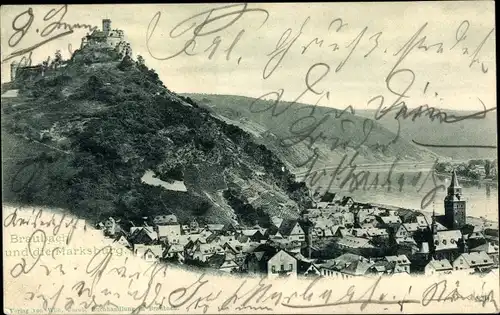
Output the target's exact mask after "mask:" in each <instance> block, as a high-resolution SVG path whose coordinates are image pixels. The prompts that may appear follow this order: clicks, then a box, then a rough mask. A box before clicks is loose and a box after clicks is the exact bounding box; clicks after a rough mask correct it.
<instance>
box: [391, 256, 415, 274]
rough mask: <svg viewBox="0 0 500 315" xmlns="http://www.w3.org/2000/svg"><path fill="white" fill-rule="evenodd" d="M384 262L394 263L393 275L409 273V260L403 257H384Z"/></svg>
mask: <svg viewBox="0 0 500 315" xmlns="http://www.w3.org/2000/svg"><path fill="white" fill-rule="evenodd" d="M385 260H387V261H388V262H392V263H394V273H398V272H406V273H410V265H411V262H410V260H409V259H408V258H407V257H406V256H405V255H399V256H386V257H385Z"/></svg>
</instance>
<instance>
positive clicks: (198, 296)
mask: <svg viewBox="0 0 500 315" xmlns="http://www.w3.org/2000/svg"><path fill="white" fill-rule="evenodd" d="M8 210H9V212H8V214H9V216H8V217H7V218H6V220H4V222H3V224H4V228H5V229H6V230H7V231H8V232H9V235H12V237H11V238H10V239H9V240H6V247H5V249H4V250H5V251H6V252H5V254H7V256H9V257H10V258H9V259H8V260H7V261H6V262H7V263H6V264H5V267H4V268H7V271H8V274H7V275H8V279H7V280H8V281H10V283H12V285H13V287H12V288H9V287H7V288H6V289H7V293H9V291H10V292H13V291H14V292H17V294H18V295H19V296H21V297H22V300H23V308H24V309H25V310H29V309H38V310H42V312H54V313H59V312H66V313H75V312H82V311H83V312H88V311H106V310H107V311H126V313H134V314H137V313H141V312H145V311H155V310H156V311H176V312H180V313H185V312H189V313H190V312H193V313H215V312H224V313H232V312H237V311H241V310H248V311H276V310H279V309H282V308H288V309H293V310H294V312H300V310H301V309H312V310H316V311H321V312H322V311H323V310H325V309H329V310H335V309H337V310H340V311H341V310H342V309H343V308H342V307H347V306H350V307H355V308H350V309H357V310H358V311H360V312H375V311H377V310H388V311H390V312H401V313H405V312H411V311H412V310H415V309H417V308H420V309H422V307H424V308H425V307H432V305H435V304H437V303H459V304H460V303H465V302H467V303H470V302H473V303H474V304H473V305H474V307H475V308H477V307H480V308H481V309H484V310H485V311H486V310H498V306H497V303H498V288H497V287H495V280H494V278H492V277H489V278H488V277H485V278H483V279H481V280H478V281H477V283H475V284H474V285H463V284H462V283H461V281H460V280H459V279H458V278H456V277H453V276H451V275H450V276H449V278H443V279H439V280H438V281H436V279H433V278H418V277H417V278H415V277H411V276H409V275H406V276H400V277H401V278H398V277H399V276H398V275H394V276H392V277H386V276H373V277H369V278H363V279H361V278H360V279H349V280H343V279H340V278H339V279H335V281H334V282H335V286H332V284H333V283H334V282H332V281H333V279H331V278H322V277H311V278H304V279H298V280H297V279H295V280H293V279H288V280H280V279H271V278H267V277H257V278H255V277H253V278H252V277H250V278H249V277H244V278H242V277H235V276H229V275H222V274H209V273H200V272H188V271H185V270H182V269H177V267H175V266H174V265H169V264H168V263H162V262H158V261H149V262H148V261H145V260H143V259H141V258H139V257H134V255H132V252H131V251H130V249H127V248H124V247H122V246H121V245H118V244H116V243H114V244H113V243H109V242H108V244H106V243H103V241H104V237H103V235H102V234H101V235H99V233H100V231H97V230H93V229H92V228H88V229H86V230H84V229H82V228H76V229H73V230H72V229H71V227H72V226H74V225H73V224H63V225H62V226H60V230H58V232H57V233H55V236H56V237H57V236H58V235H66V234H67V233H68V232H70V230H71V231H72V232H71V233H74V235H73V239H72V241H71V242H70V243H68V244H66V242H65V241H64V240H63V239H62V238H61V239H51V240H50V241H49V236H54V232H53V230H54V229H53V228H54V227H59V225H58V224H49V222H50V221H51V219H49V220H48V219H47V218H51V217H52V215H51V212H50V211H47V210H44V211H41V210H40V211H41V212H39V211H34V213H36V215H35V216H33V211H31V212H30V211H28V209H21V208H9V209H8ZM66 221H68V220H67V219H65V217H64V215H62V214H60V215H56V216H55V218H54V222H64V223H67V222H66ZM68 222H70V221H68ZM34 225H36V226H37V229H36V230H35V231H33V230H32V228H33V227H34ZM29 231H31V234H29ZM13 235H15V237H14V236H13ZM98 240H100V241H101V243H100V244H102V245H101V246H100V248H96V249H95V250H94V249H93V247H92V250H89V252H88V253H87V252H86V251H85V250H81V251H79V250H78V249H79V248H87V249H88V248H89V246H88V244H99V243H97V241H98ZM21 248H24V249H27V252H25V253H22V251H21V252H20V253H18V254H17V255H13V253H14V252H15V251H16V250H20V249H21ZM62 253H65V254H62ZM75 257H77V258H78V259H74V258H75ZM35 274H36V275H37V277H36V278H35V279H33V278H32V277H31V275H35ZM27 277H31V278H30V279H31V280H30V281H34V282H36V285H33V286H30V287H22V286H19V285H22V280H23V279H27ZM9 279H10V280H9ZM181 279H182V280H181ZM397 279H399V280H397ZM488 279H490V280H488ZM13 280H16V281H14V282H13ZM291 281H292V282H293V281H295V282H294V285H293V286H291V285H290V284H291ZM393 281H403V282H405V283H407V285H405V286H400V287H399V289H398V291H397V292H394V291H393V290H391V285H392V284H391V283H392V282H393ZM403 287H404V289H403ZM33 288H35V290H33ZM6 302H7V304H6V307H7V308H9V307H12V311H13V312H14V310H16V308H15V307H14V305H12V304H11V305H9V300H6ZM19 305H20V304H19ZM468 305H470V304H468ZM20 310H21V309H19V308H17V311H16V312H19V311H20Z"/></svg>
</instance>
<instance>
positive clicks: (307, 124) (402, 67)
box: [2, 3, 500, 314]
mask: <svg viewBox="0 0 500 315" xmlns="http://www.w3.org/2000/svg"><path fill="white" fill-rule="evenodd" d="M289 5H290V6H291V7H290V8H287V6H286V5H285V6H283V5H278V4H274V5H272V4H264V3H259V4H246V3H245V4H231V5H224V4H222V5H212V4H210V5H207V6H204V7H202V8H200V9H196V8H195V9H189V10H188V9H186V10H179V11H176V7H174V6H170V7H168V6H167V7H162V6H151V7H148V6H141V7H139V9H137V8H138V7H135V9H132V11H126V10H129V9H126V8H123V10H124V11H123V12H124V13H123V16H127V15H130V19H131V21H132V22H131V23H130V25H128V26H127V27H129V29H126V32H127V33H128V34H130V42H131V43H134V45H135V47H140V48H138V49H143V50H144V52H143V56H145V57H146V58H148V59H149V60H148V63H150V62H151V63H152V65H153V66H155V67H156V68H157V69H168V71H166V72H165V73H160V74H161V76H162V80H164V81H165V82H168V83H167V84H169V85H170V84H171V85H172V88H173V89H174V90H176V89H177V88H178V89H179V91H182V90H183V89H182V88H185V90H189V88H191V87H192V86H198V85H200V86H203V87H204V88H206V90H205V91H204V92H207V91H209V92H212V89H213V90H214V91H213V92H214V93H215V92H217V93H219V94H224V93H225V94H231V93H230V92H231V89H235V91H238V92H234V93H236V94H238V93H239V94H244V93H246V94H245V95H247V96H250V97H252V99H253V100H252V101H251V102H250V103H249V105H248V106H247V108H245V111H247V112H248V113H249V115H253V116H252V117H258V118H259V119H262V121H264V120H265V119H267V118H270V119H273V120H272V121H273V122H274V124H275V125H277V126H279V127H282V128H284V129H285V132H284V133H282V134H281V135H280V136H279V137H276V138H275V139H274V140H273V141H274V142H273V143H272V145H273V147H274V148H275V149H276V150H277V151H280V152H285V153H290V152H295V151H298V152H299V153H300V154H299V157H300V158H297V159H295V160H294V161H293V163H292V165H291V167H292V168H294V173H295V175H296V176H297V178H300V179H302V180H303V181H305V182H306V183H307V185H308V186H309V188H310V189H311V190H313V191H314V190H320V189H323V190H325V191H335V190H344V191H348V192H349V193H356V192H360V191H363V192H366V191H376V192H377V193H391V192H396V193H397V194H398V196H399V197H401V198H403V197H404V196H405V194H410V193H418V194H419V195H421V196H422V198H421V202H420V208H421V209H425V208H427V207H428V206H429V205H431V204H433V203H434V202H435V201H438V202H440V201H441V200H439V198H438V197H439V193H441V192H443V191H445V189H446V186H445V185H444V184H443V183H441V182H440V181H439V180H438V179H437V175H436V171H435V170H436V168H437V165H438V163H439V162H440V160H441V157H440V156H437V155H436V154H429V159H427V160H425V161H424V162H421V163H420V162H419V163H418V165H416V164H417V163H416V162H414V161H410V160H411V159H410V158H407V156H405V154H406V151H404V150H403V152H402V153H401V152H399V151H397V148H400V145H401V142H402V141H407V144H405V147H404V149H408V148H411V149H414V148H415V147H418V148H419V149H422V150H423V151H419V152H426V153H428V151H426V150H430V149H432V148H440V149H451V148H455V149H477V150H479V152H488V154H490V153H492V152H494V150H496V148H497V146H496V145H492V144H491V143H487V142H484V143H482V142H481V143H480V142H470V141H468V139H467V138H466V137H462V138H463V139H462V138H460V135H457V137H458V138H459V140H460V142H459V143H458V144H449V143H444V142H440V141H437V140H435V139H432V138H428V139H420V138H417V137H413V136H411V137H409V138H407V139H404V137H403V131H404V129H405V128H406V127H408V126H410V125H411V124H416V123H419V122H422V121H427V122H429V123H432V125H431V126H432V127H433V128H435V133H439V132H440V130H443V129H442V128H448V127H450V126H457V125H460V124H461V123H464V122H474V123H475V124H481V123H483V122H485V121H486V118H487V117H488V116H489V115H491V114H492V113H494V112H495V111H496V100H495V99H494V90H491V89H489V88H488V87H486V88H485V87H484V86H487V85H488V84H486V83H485V82H490V81H491V82H494V71H492V69H494V68H495V60H494V56H493V57H492V55H491V51H492V48H491V47H493V46H492V45H494V34H493V31H494V26H493V25H494V23H493V22H492V21H488V20H489V19H484V20H483V19H479V20H478V19H477V18H474V16H473V14H470V17H469V15H468V14H460V15H458V16H456V18H454V19H452V18H450V19H449V20H447V21H446V22H447V23H443V21H442V20H439V19H436V18H433V16H432V15H431V14H429V16H427V15H426V14H421V15H424V16H420V17H418V19H415V20H411V21H404V20H401V19H400V20H398V21H402V22H401V25H397V24H398V23H399V22H394V23H389V24H387V23H382V22H380V21H379V20H381V19H380V18H379V17H376V16H386V17H387V19H388V20H390V19H391V14H392V18H394V19H397V18H398V16H399V15H403V16H405V17H408V12H413V9H408V12H405V11H404V10H403V11H397V10H396V11H394V12H399V13H394V12H393V11H391V10H389V7H386V11H385V12H384V11H377V14H375V13H373V12H370V11H372V10H373V11H375V10H377V9H376V8H377V7H376V6H372V7H370V9H365V10H366V11H365V13H363V16H364V17H367V18H363V19H359V16H358V15H359V14H360V13H356V14H355V15H352V14H349V13H348V10H337V9H336V7H335V6H334V5H332V6H331V7H328V6H323V7H322V6H319V7H317V8H319V9H316V11H314V10H312V9H308V7H307V8H306V7H305V6H302V7H300V5H295V4H294V5H292V4H289ZM436 6H437V4H436ZM179 7H181V6H179ZM313 7H314V6H313ZM184 8H187V7H184ZM301 8H302V9H301ZM413 8H414V7H413ZM427 8H431V7H427ZM106 10H107V9H105V8H104V9H103V11H102V12H108V13H109V14H110V15H111V14H119V15H120V10H122V8H121V7H120V6H117V8H115V9H113V10H111V11H110V10H108V11H106ZM442 10H443V12H444V11H446V10H445V9H442ZM73 11H75V12H76V11H78V8H77V7H73V6H71V7H70V6H68V5H55V6H48V7H36V6H31V7H25V8H24V9H20V10H17V11H16V12H15V14H12V15H9V16H8V17H6V16H4V15H2V19H3V20H4V21H7V22H8V23H7V24H6V25H7V27H5V29H6V32H5V34H6V36H4V39H3V40H4V42H2V43H3V44H2V48H6V49H4V50H3V51H5V52H6V53H5V55H3V56H2V64H3V65H4V64H7V63H9V62H12V61H15V60H20V62H19V64H20V66H32V64H33V63H34V61H33V60H44V59H45V56H43V58H41V57H40V56H41V55H42V52H43V48H46V47H47V46H48V45H49V44H54V43H55V42H56V41H57V40H59V39H63V40H68V41H69V37H70V35H71V34H74V35H76V34H75V33H77V31H78V32H79V31H81V32H82V33H85V32H90V33H92V32H94V31H96V30H98V27H97V26H95V25H97V23H96V21H97V22H99V21H100V20H101V19H104V18H105V16H99V17H98V18H96V19H94V20H92V21H93V22H92V23H91V22H84V21H83V20H81V21H74V20H72V19H71V18H69V16H70V13H72V12H73ZM350 11H352V12H360V10H357V9H352V10H350ZM466 11H467V10H466ZM12 12H14V11H12ZM95 12H96V13H95V14H96V15H97V14H104V13H100V10H95ZM127 12H128V13H127ZM290 12H292V13H290ZM297 12H298V13H297ZM401 12H402V13H404V14H401ZM433 12H434V11H433ZM108 13H107V14H108ZM378 13H383V14H378ZM107 14H104V15H107ZM418 15H419V14H416V13H415V16H418ZM443 15H446V14H442V13H441V15H440V16H439V17H440V18H441V19H442V18H443ZM289 16H290V17H291V18H290V17H289ZM446 16H448V15H446ZM3 23H6V22H3ZM444 24H446V25H445V26H443V28H440V27H441V26H442V25H444ZM123 28H125V27H123ZM78 39H80V38H78ZM59 48H60V49H63V50H65V51H66V50H67V52H68V53H69V55H73V53H74V49H73V46H72V44H71V43H68V42H65V43H64V45H63V46H61V47H59ZM146 51H147V52H146ZM141 58H142V57H141ZM443 60H448V62H446V63H443ZM49 61H50V58H49V59H47V60H46V62H47V63H48V62H49ZM443 64H444V65H445V66H446V67H445V66H443ZM193 68H194V70H193ZM444 68H446V73H444V72H445V70H443V69H444ZM82 69H85V67H83V68H82ZM200 69H204V70H203V71H202V70H200ZM207 69H208V70H207ZM457 69H459V70H457ZM204 71H205V72H204ZM455 75H456V76H459V77H455ZM201 77H202V78H203V82H202V83H203V84H193V83H192V82H198V81H195V80H194V79H195V78H197V79H198V80H199V78H201ZM184 78H193V80H192V81H189V84H186V83H185V82H184V84H185V85H184V86H182V85H181V83H179V82H183V79H184ZM456 81H466V83H467V85H466V87H467V89H465V88H464V86H463V85H462V86H461V88H460V89H455V88H454V87H453V86H452V85H454V84H457V85H458V83H459V82H456ZM443 82H445V83H446V82H455V83H453V84H448V85H447V84H444V83H443ZM140 83H141V82H137V84H138V85H139V84H140ZM103 84H106V83H104V82H103ZM107 84H109V83H107ZM176 84H178V86H176ZM225 85H227V89H229V90H225V91H224V90H222V89H223V88H224V87H225ZM186 86H188V88H186ZM169 88H170V86H169ZM238 89H239V90H238ZM463 90H467V93H465V92H464V94H466V97H465V96H464V97H463V103H460V104H458V105H457V102H458V101H462V96H460V95H461V92H462V91H463ZM345 91H347V92H345ZM457 91H459V92H460V93H459V92H457ZM491 91H493V92H492V93H490V92H491ZM197 92H199V91H197ZM223 92H224V93H223ZM455 94H460V95H459V96H458V97H457V96H456V95H455ZM492 95H493V97H492ZM139 96H140V95H139ZM465 103H467V104H466V105H464V104H465ZM307 104H313V105H307ZM116 106H121V104H116ZM215 106H217V105H215ZM463 106H467V108H466V109H467V110H468V111H467V112H465V111H462V109H464V108H462V107H463ZM235 108H236V106H235ZM325 108H326V109H325ZM363 110H370V112H369V115H366V114H365V115H362V113H363ZM286 117H292V118H290V119H288V120H287V119H285V118H286ZM96 119H99V118H98V117H97V118H96ZM383 121H391V122H394V124H393V125H392V126H395V127H394V130H392V129H391V130H387V128H385V127H381V123H382V122H383ZM332 130H334V132H332ZM268 132H269V133H273V132H276V129H272V128H271V129H269V130H268ZM467 132H469V130H464V134H466V133H467ZM381 135H383V136H384V137H382V136H381ZM485 141H486V140H485ZM405 143H406V142H405ZM408 150H409V149H408ZM56 151H57V150H56ZM395 152H396V153H395ZM59 153H62V154H59ZM58 154H59V155H58ZM67 154H68V152H65V151H61V152H57V154H53V152H52V153H51V154H45V153H44V154H42V155H40V156H38V157H36V158H25V157H24V156H23V158H22V159H23V161H22V163H20V164H19V165H17V166H18V168H17V171H15V172H14V175H13V176H12V180H11V182H9V183H7V185H10V188H11V190H12V191H13V192H14V193H18V192H21V191H29V190H30V189H35V188H34V187H35V186H36V185H35V184H36V183H37V181H38V180H39V179H40V177H43V176H41V175H40V174H49V175H50V172H51V169H50V168H49V167H47V166H48V165H49V164H55V163H54V162H55V161H57V160H59V159H61V158H63V157H64V156H65V155H67ZM99 154H100V153H99ZM370 155H372V157H373V156H376V157H377V159H380V160H381V161H382V162H380V161H376V162H375V161H373V160H369V159H367V156H370ZM332 156H333V158H332ZM374 164H377V165H375V166H380V165H382V166H383V167H384V170H383V171H379V170H378V169H377V168H376V167H374ZM417 166H418V169H417V170H414V171H413V172H406V171H402V170H405V169H407V168H410V167H415V168H417ZM419 201H420V196H419ZM105 211H107V210H106V209H103V212H105ZM2 224H3V229H4V231H5V232H4V256H3V257H4V266H3V268H4V276H5V279H4V284H5V285H4V287H5V289H4V297H5V301H6V303H5V311H6V313H9V314H14V313H30V314H31V313H39V314H42V313H43V314H47V313H49V314H50V313H53V314H59V313H67V314H74V313H88V312H96V313H97V312H99V313H116V312H120V313H127V314H139V313H148V312H151V313H202V314H204V313H227V314H234V313H239V312H248V313H282V312H283V313H284V312H291V313H300V312H313V313H314V312H322V313H348V312H349V313H353V312H354V313H355V312H360V313H361V312H366V313H379V312H380V313H432V312H434V311H435V310H436V309H437V310H446V311H449V310H451V311H459V310H463V309H472V310H473V311H477V312H498V311H499V306H498V300H499V298H500V297H499V295H500V292H499V288H498V269H493V270H492V271H491V272H490V273H489V274H487V275H486V276H478V275H475V274H474V275H473V274H472V272H473V271H474V270H473V268H470V269H465V270H461V271H460V270H459V271H456V272H452V273H443V274H440V275H433V276H430V277H428V276H423V275H421V274H419V275H418V276H413V275H409V274H405V273H401V274H392V275H380V274H378V273H377V272H374V274H372V275H370V276H366V277H364V276H363V277H358V276H352V275H350V274H349V275H347V274H342V275H336V276H331V277H330V276H324V277H317V276H315V277H305V276H299V277H298V278H293V277H292V278H281V277H278V278H273V277H268V276H267V275H260V276H258V275H253V274H243V275H242V276H236V275H234V274H229V273H225V272H222V271H214V270H212V271H208V270H199V269H194V270H187V269H183V268H180V267H179V265H177V264H172V263H170V262H168V260H167V259H166V258H165V253H161V254H159V255H157V256H151V257H150V256H149V255H147V253H143V254H140V253H138V251H137V250H136V249H135V248H134V246H133V244H132V245H131V244H128V243H127V240H125V241H124V240H123V239H122V238H121V237H119V236H118V237H115V238H110V237H105V236H104V235H103V232H102V231H100V230H98V229H95V228H94V227H93V226H89V225H87V224H86V222H85V221H84V220H82V219H80V218H76V217H73V216H71V215H69V214H68V213H67V212H66V210H64V209H52V208H49V207H44V206H42V205H37V206H31V207H27V206H20V205H10V204H5V205H4V209H3V216H2ZM179 233H180V232H179ZM193 243H194V242H193Z"/></svg>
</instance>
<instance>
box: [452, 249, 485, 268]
mask: <svg viewBox="0 0 500 315" xmlns="http://www.w3.org/2000/svg"><path fill="white" fill-rule="evenodd" d="M493 265H494V262H493V259H491V257H490V256H488V254H486V252H472V253H462V254H461V255H460V256H458V257H457V258H456V259H455V260H454V261H453V269H454V270H465V271H468V272H470V273H473V272H475V271H485V270H488V269H490V268H492V267H493Z"/></svg>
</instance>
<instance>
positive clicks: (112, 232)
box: [101, 217, 126, 237]
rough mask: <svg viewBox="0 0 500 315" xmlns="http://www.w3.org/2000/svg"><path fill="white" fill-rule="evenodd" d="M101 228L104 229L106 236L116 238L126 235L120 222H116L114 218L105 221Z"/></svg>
mask: <svg viewBox="0 0 500 315" xmlns="http://www.w3.org/2000/svg"><path fill="white" fill-rule="evenodd" d="M101 226H102V227H103V232H104V235H106V236H111V237H114V236H117V235H118V234H120V235H121V234H126V232H125V230H124V229H123V228H122V226H121V225H120V220H115V219H114V218H112V217H109V218H108V219H107V220H105V221H104V223H103V224H101Z"/></svg>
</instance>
